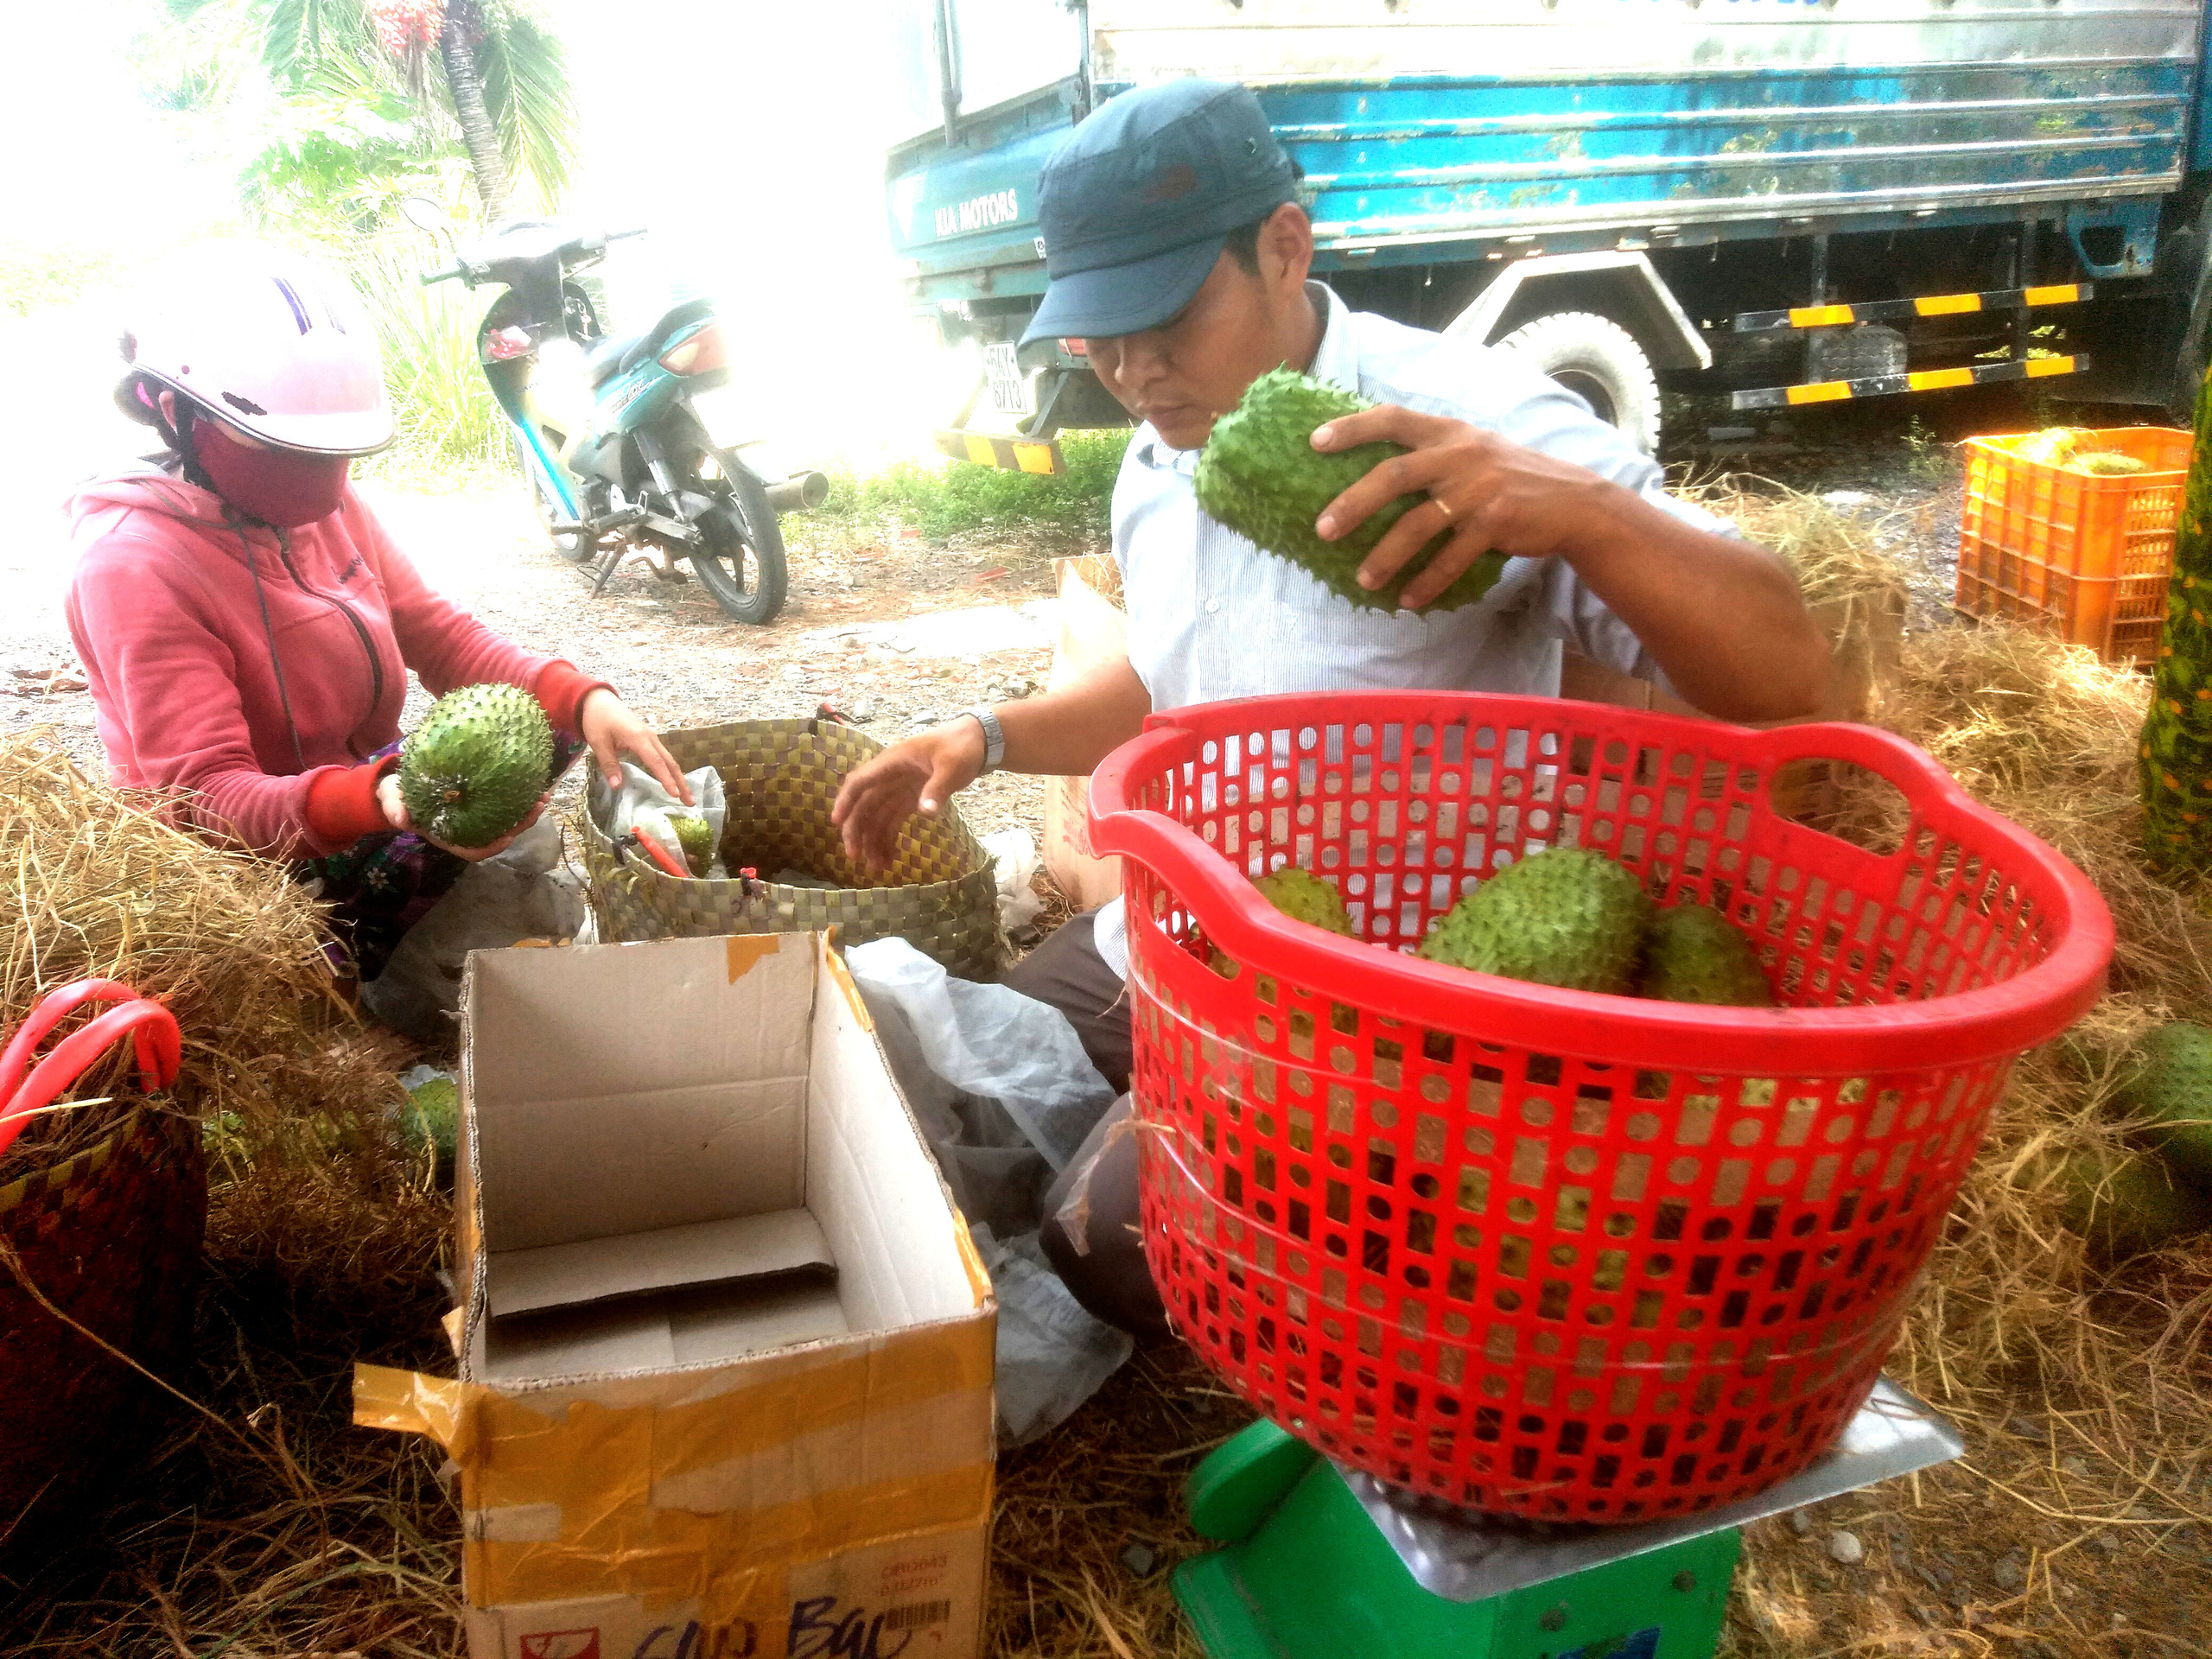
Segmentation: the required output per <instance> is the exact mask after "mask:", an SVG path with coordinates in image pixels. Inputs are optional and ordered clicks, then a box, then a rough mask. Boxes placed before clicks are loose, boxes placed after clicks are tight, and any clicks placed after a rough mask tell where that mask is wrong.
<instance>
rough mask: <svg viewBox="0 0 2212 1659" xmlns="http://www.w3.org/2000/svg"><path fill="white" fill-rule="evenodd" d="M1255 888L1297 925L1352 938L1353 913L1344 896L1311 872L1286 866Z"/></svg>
mask: <svg viewBox="0 0 2212 1659" xmlns="http://www.w3.org/2000/svg"><path fill="white" fill-rule="evenodd" d="M1252 885H1253V886H1254V887H1256V888H1257V889H1259V893H1260V897H1261V898H1262V899H1266V900H1267V901H1268V903H1269V904H1271V905H1273V906H1274V907H1275V908H1276V909H1277V910H1279V911H1281V912H1282V913H1283V914H1284V915H1286V916H1287V917H1289V918H1290V919H1291V920H1293V921H1294V922H1305V923H1306V924H1308V925H1311V926H1313V927H1325V928H1326V929H1328V931H1330V932H1332V933H1341V934H1342V935H1344V938H1351V912H1350V911H1348V910H1346V909H1345V908H1344V895H1343V894H1342V893H1338V891H1337V890H1336V888H1335V887H1333V886H1332V885H1331V884H1330V883H1329V882H1327V881H1325V880H1322V879H1321V878H1320V877H1319V876H1318V875H1316V874H1313V872H1312V871H1311V870H1301V869H1300V868H1298V866H1296V865H1295V864H1286V865H1284V866H1283V868H1281V869H1279V870H1277V871H1276V872H1275V873H1274V874H1272V875H1263V876H1262V877H1261V878H1260V879H1259V880H1256V881H1255V882H1254V883H1253V884H1252Z"/></svg>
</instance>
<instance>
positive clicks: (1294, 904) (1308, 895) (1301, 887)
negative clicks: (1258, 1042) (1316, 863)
mask: <svg viewBox="0 0 2212 1659" xmlns="http://www.w3.org/2000/svg"><path fill="white" fill-rule="evenodd" d="M1252 886H1253V887H1254V888H1255V889H1256V890H1257V892H1258V893H1259V895H1260V897H1261V898H1262V899H1266V900H1267V901H1268V903H1269V904H1271V905H1273V906H1274V907H1275V908H1276V909H1277V910H1279V911H1281V912H1282V913H1283V914H1284V915H1286V916H1287V917H1289V918H1290V919H1291V920H1293V921H1294V922H1304V923H1306V924H1307V925H1309V926H1313V927H1319V928H1323V929H1325V930H1326V931H1329V932H1331V933H1336V934H1339V935H1341V936H1342V937H1344V938H1347V939H1349V938H1353V937H1354V935H1353V933H1352V931H1351V912H1350V911H1349V910H1346V909H1345V908H1344V895H1343V894H1341V893H1338V891H1337V890H1336V888H1335V887H1332V885H1330V883H1328V882H1326V881H1325V880H1322V879H1321V878H1320V877H1319V876H1318V875H1316V874H1313V872H1312V871H1311V870H1301V869H1300V868H1298V866H1297V865H1295V864H1286V865H1284V866H1283V868H1281V869H1279V870H1277V871H1275V872H1274V874H1272V875H1263V876H1262V877H1261V878H1260V879H1259V880H1256V881H1255V882H1253V883H1252ZM1208 960H1209V964H1210V965H1211V967H1212V969H1213V970H1214V972H1216V973H1217V974H1219V975H1220V976H1222V977H1223V978H1224V979H1234V978H1235V977H1236V963H1233V962H1231V961H1230V959H1229V958H1228V957H1226V956H1224V955H1223V954H1222V953H1221V952H1220V951H1219V950H1216V951H1214V952H1213V954H1212V956H1211V957H1210V958H1209V959H1208Z"/></svg>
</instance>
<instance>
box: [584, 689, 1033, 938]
mask: <svg viewBox="0 0 2212 1659" xmlns="http://www.w3.org/2000/svg"><path fill="white" fill-rule="evenodd" d="M662 741H664V743H666V744H667V745H668V749H669V753H671V754H672V755H674V756H675V757H676V761H677V765H678V766H682V767H683V769H684V770H685V771H686V772H690V771H693V770H695V769H696V768H697V767H700V766H713V767H714V769H715V771H716V772H719V773H721V780H722V788H723V790H724V791H725V792H726V793H727V795H728V809H729V810H728V818H727V820H726V822H725V823H724V826H723V830H722V839H721V848H720V849H719V850H720V854H721V860H722V863H723V865H724V867H725V868H728V869H731V870H733V871H734V870H737V869H740V868H746V867H750V868H753V869H755V870H757V871H759V872H760V879H758V880H744V879H742V878H740V877H737V876H734V875H733V876H731V877H729V878H728V879H726V880H678V879H677V878H676V877H674V876H671V875H669V874H665V873H664V872H663V871H661V870H659V869H657V868H654V867H653V866H652V864H651V863H649V862H648V861H646V860H645V859H644V858H642V857H639V856H638V855H636V853H635V851H634V849H620V848H617V847H616V846H615V845H614V844H613V842H612V841H610V840H609V839H608V836H607V829H606V825H607V823H610V822H611V821H612V820H611V816H610V807H611V802H610V799H609V798H608V796H607V791H606V788H605V785H602V784H601V782H600V780H599V778H598V776H597V774H596V773H594V775H593V777H592V779H591V793H590V804H589V810H587V811H586V812H585V813H584V814H583V816H582V823H581V824H580V826H579V829H580V836H581V838H582V842H583V849H584V868H585V870H586V873H587V874H588V875H589V877H590V880H591V906H592V910H593V912H594V914H595V915H596V916H597V918H598V920H599V936H600V938H602V939H605V940H607V941H609V942H614V941H622V942H629V941H634V940H639V939H672V938H697V937H700V936H702V935H714V934H721V933H793V932H803V931H811V930H817V929H823V928H830V927H835V928H836V930H837V936H838V938H839V940H840V942H841V943H842V944H849V945H851V944H867V943H868V941H869V940H871V939H880V938H889V937H891V936H893V935H896V936H897V937H899V938H903V939H906V941H908V942H909V943H910V944H912V945H913V946H914V948H915V949H916V950H919V951H921V952H922V953H923V954H924V955H925V956H927V957H933V958H934V959H936V960H937V961H938V962H940V963H944V967H945V970H946V971H947V972H949V973H951V974H954V975H957V976H959V977H961V978H963V979H978V980H991V979H996V978H997V977H998V976H999V974H1000V972H1001V969H1003V968H1004V967H1005V964H1006V938H1005V935H1004V934H1003V933H1002V932H1001V930H1000V927H999V910H998V876H997V874H996V872H995V870H994V868H992V863H991V857H990V855H989V854H988V853H987V852H985V851H984V850H983V849H982V845H981V844H980V843H979V842H977V841H976V837H975V836H972V835H970V834H969V832H968V829H967V826H966V825H965V824H963V823H962V822H961V820H960V816H959V809H958V808H957V806H950V805H949V806H948V807H947V808H946V810H945V811H944V816H943V817H939V818H938V819H936V820H935V821H931V820H928V819H923V818H917V819H915V820H914V821H913V823H911V824H909V825H908V826H907V829H906V833H905V834H904V835H903V836H901V837H900V838H899V852H898V857H897V861H895V862H894V863H893V865H892V867H891V868H889V869H887V870H871V869H868V868H865V867H863V866H861V865H859V864H856V863H855V862H854V861H852V860H850V859H849V858H847V857H846V856H845V849H844V847H843V845H842V843H841V842H840V841H839V839H838V836H837V832H836V829H833V828H832V827H831V826H830V823H829V808H830V806H831V804H833V803H834V802H835V801H836V798H837V786H838V785H840V784H841V783H842V782H843V780H844V777H845V774H846V773H847V772H850V771H851V770H852V769H853V768H854V767H855V766H859V765H861V763H862V762H863V761H866V760H869V759H870V758H871V757H873V756H874V755H875V754H877V753H880V750H881V747H882V746H881V745H880V744H879V743H877V742H876V741H874V739H873V738H870V737H868V736H866V735H864V734H861V733H860V732H857V731H855V730H854V729H853V728H851V727H849V726H847V725H844V724H842V723H841V722H839V721H833V720H828V719H814V720H750V721H736V722H734V723H733V724H731V725H728V726H708V727H699V728H692V729H690V730H686V731H676V732H669V733H665V734H663V737H662ZM786 869H799V870H804V871H806V872H807V873H809V874H812V875H815V876H817V877H818V878H820V879H821V880H824V881H829V882H834V883H835V884H836V885H835V886H834V887H797V886H791V885H788V884H785V883H782V882H779V881H776V880H772V879H769V878H772V877H773V876H774V875H775V874H778V873H779V872H781V871H784V870H786Z"/></svg>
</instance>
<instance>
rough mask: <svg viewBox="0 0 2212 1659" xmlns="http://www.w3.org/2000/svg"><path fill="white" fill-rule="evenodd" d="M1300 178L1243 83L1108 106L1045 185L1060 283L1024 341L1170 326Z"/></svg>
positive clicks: (1214, 83)
mask: <svg viewBox="0 0 2212 1659" xmlns="http://www.w3.org/2000/svg"><path fill="white" fill-rule="evenodd" d="M1297 177H1298V175H1297V170H1296V169H1295V168H1293V167H1292V165H1291V162H1290V157H1289V156H1286V155H1285V154H1283V149H1282V146H1281V144H1279V143H1276V142H1275V137H1274V131H1273V130H1271V129H1270V128H1269V127H1268V118H1267V114H1266V112H1265V111H1262V109H1261V108H1260V100H1259V99H1256V98H1255V97H1253V96H1252V93H1251V92H1250V90H1249V88H1246V87H1243V86H1236V85H1233V84H1230V83H1228V82H1224V81H1218V80H1171V81H1166V82H1163V83H1161V84H1160V85H1158V86H1147V87H1144V88H1142V89H1141V90H1140V91H1137V92H1124V93H1123V94H1122V96H1121V97H1119V98H1116V99H1111V100H1110V101H1109V102H1108V103H1107V104H1105V105H1103V106H1102V107H1100V108H1099V109H1096V110H1094V111H1092V112H1091V114H1090V117H1089V118H1087V119H1086V120H1084V122H1083V123H1082V124H1081V125H1079V126H1077V128H1076V130H1074V131H1073V132H1072V133H1071V134H1069V135H1068V137H1067V138H1066V140H1065V142H1064V143H1062V144H1061V145H1060V147H1059V148H1058V149H1056V150H1054V151H1053V152H1052V159H1051V160H1050V161H1048V162H1046V163H1045V172H1044V176H1043V177H1042V178H1041V179H1040V180H1039V181H1038V205H1037V218H1038V228H1039V230H1041V231H1042V232H1044V237H1045V270H1046V276H1047V277H1049V278H1050V279H1051V280H1050V283H1049V285H1048V286H1047V287H1046V289H1045V298H1044V301H1043V302H1042V303H1041V304H1039V306H1038V308H1037V315H1035V316H1033V317H1032V318H1031V319H1030V321H1029V327H1028V330H1027V332H1026V333H1025V334H1023V335H1022V337H1021V343H1022V344H1023V345H1025V346H1026V345H1027V344H1028V343H1029V342H1030V341H1031V340H1043V339H1054V338H1068V339H1086V338H1088V339H1110V338H1112V337H1113V336H1115V335H1117V334H1141V333H1142V332H1143V331H1144V330H1145V329H1147V328H1157V327H1159V326H1160V324H1161V323H1164V322H1166V321H1169V320H1170V319H1171V318H1173V316H1174V315H1175V314H1176V313H1177V312H1179V311H1180V310H1181V309H1182V308H1184V307H1185V306H1186V305H1188V304H1189V303H1190V302H1191V299H1192V296H1193V295H1195V294H1196V293H1197V292H1198V289H1199V287H1200V286H1201V285H1202V284H1203V283H1205V279H1206V275H1207V273H1208V272H1210V271H1211V270H1213V268H1214V264H1215V262H1216V261H1217V260H1218V259H1219V258H1220V257H1221V251H1222V248H1223V246H1224V244H1225V243H1226V242H1227V240H1228V238H1229V233H1230V232H1231V231H1233V230H1236V228H1237V227H1238V226H1244V225H1249V224H1252V223H1254V222H1255V221H1256V220H1259V219H1265V218H1266V217H1267V216H1268V214H1269V213H1273V212H1274V210H1275V209H1276V208H1278V207H1281V206H1282V204H1283V203H1285V202H1287V201H1290V200H1294V199H1295V195H1296V190H1297Z"/></svg>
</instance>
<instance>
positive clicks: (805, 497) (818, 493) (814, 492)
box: [768, 473, 829, 512]
mask: <svg viewBox="0 0 2212 1659" xmlns="http://www.w3.org/2000/svg"><path fill="white" fill-rule="evenodd" d="M828 499H829V479H828V477H827V476H826V475H824V474H821V473H793V474H791V476H790V477H789V478H786V479H784V480H781V481H780V482H778V483H774V484H771V485H770V486H768V505H770V506H772V507H773V508H774V509H775V510H776V511H777V512H813V511H814V510H815V509H816V508H817V507H818V506H820V505H822V504H823V502H824V501H827V500H828Z"/></svg>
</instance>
